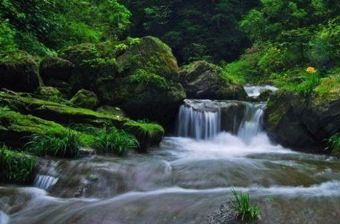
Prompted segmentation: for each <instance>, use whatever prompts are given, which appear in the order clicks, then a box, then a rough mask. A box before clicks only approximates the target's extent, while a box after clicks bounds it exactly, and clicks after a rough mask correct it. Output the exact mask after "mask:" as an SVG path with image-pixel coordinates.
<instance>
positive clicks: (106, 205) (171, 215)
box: [0, 100, 340, 224]
mask: <svg viewBox="0 0 340 224" xmlns="http://www.w3.org/2000/svg"><path fill="white" fill-rule="evenodd" d="M264 108H265V104H264V103H248V102H238V101H211V100H186V101H185V104H184V105H183V106H182V107H181V109H180V111H179V116H178V121H177V127H176V131H175V133H174V134H173V135H171V136H168V137H166V138H164V140H163V141H162V142H161V145H160V146H159V147H156V148H153V149H152V150H151V152H150V153H149V154H146V155H140V154H134V153H130V154H129V155H128V156H127V157H125V158H116V157H110V156H90V157H85V158H82V159H79V160H58V161H57V160H55V161H54V160H49V161H47V160H45V161H42V162H41V169H40V171H39V173H40V175H39V176H38V177H37V178H36V181H35V186H32V187H18V186H1V187H0V210H1V211H0V223H1V224H137V223H138V224H196V223H197V224H201V223H209V219H210V217H212V216H214V214H217V213H218V212H219V209H220V207H221V205H224V204H226V203H228V202H229V201H230V200H231V199H232V193H231V190H232V189H235V190H236V191H244V192H248V193H249V194H250V196H251V200H252V202H253V203H256V204H258V205H259V206H260V207H261V210H262V218H261V220H260V221H259V223H263V224H267V223H268V224H269V223H270V224H281V223H282V224H304V223H306V224H326V223H327V224H333V223H334V224H338V223H339V218H340V161H339V160H337V159H335V158H332V157H327V156H321V155H311V154H303V153H297V152H294V151H292V150H289V149H285V148H283V147H281V146H280V145H277V144H274V143H272V142H271V141H270V140H269V138H268V136H267V135H266V133H265V131H263V129H262V125H261V122H262V115H263V110H264ZM240 111H241V112H240ZM226 122H227V124H226Z"/></svg>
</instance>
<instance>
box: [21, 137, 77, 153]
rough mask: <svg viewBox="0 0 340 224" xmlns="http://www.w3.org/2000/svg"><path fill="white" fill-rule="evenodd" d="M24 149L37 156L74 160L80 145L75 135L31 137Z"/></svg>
mask: <svg viewBox="0 0 340 224" xmlns="http://www.w3.org/2000/svg"><path fill="white" fill-rule="evenodd" d="M26 149H27V150H28V151H29V152H30V153H32V154H34V155H37V156H46V155H49V156H56V157H62V158H75V157H78V155H79V149H80V143H79V139H78V136H77V134H76V133H74V132H72V131H69V132H68V133H66V134H64V135H62V136H57V135H32V136H31V137H30V141H29V142H28V143H27V144H26Z"/></svg>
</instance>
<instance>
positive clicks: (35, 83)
mask: <svg viewBox="0 0 340 224" xmlns="http://www.w3.org/2000/svg"><path fill="white" fill-rule="evenodd" d="M0 56H1V59H0V88H6V89H10V90H14V91H21V92H33V91H34V90H36V89H37V88H38V87H39V85H40V81H39V74H38V64H37V63H36V61H35V60H34V58H33V57H32V56H31V55H29V54H28V53H26V52H16V53H13V54H7V55H0Z"/></svg>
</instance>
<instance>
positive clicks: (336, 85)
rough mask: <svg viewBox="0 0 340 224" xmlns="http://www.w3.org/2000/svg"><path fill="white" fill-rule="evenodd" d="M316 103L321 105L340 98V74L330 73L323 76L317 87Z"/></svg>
mask: <svg viewBox="0 0 340 224" xmlns="http://www.w3.org/2000/svg"><path fill="white" fill-rule="evenodd" d="M315 93H316V97H315V103H316V104H318V105H320V104H323V103H329V102H332V101H335V100H337V99H339V96H340V75H339V74H336V75H330V76H329V77H326V78H323V79H321V81H320V84H319V85H318V86H317V87H316V88H315Z"/></svg>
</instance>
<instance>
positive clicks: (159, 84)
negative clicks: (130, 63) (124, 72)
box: [129, 69, 169, 89]
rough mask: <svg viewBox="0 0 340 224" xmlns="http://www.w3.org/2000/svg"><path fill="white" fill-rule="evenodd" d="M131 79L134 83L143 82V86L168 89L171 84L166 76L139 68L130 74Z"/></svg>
mask: <svg viewBox="0 0 340 224" xmlns="http://www.w3.org/2000/svg"><path fill="white" fill-rule="evenodd" d="M129 81H130V82H131V83H133V84H142V85H143V86H145V87H147V86H149V85H150V86H153V87H155V88H162V89H168V88H169V85H168V83H167V80H166V79H165V78H164V77H161V76H159V75H156V74H154V73H151V72H147V71H145V70H143V69H138V70H137V71H136V72H135V73H134V74H133V75H131V76H129Z"/></svg>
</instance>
